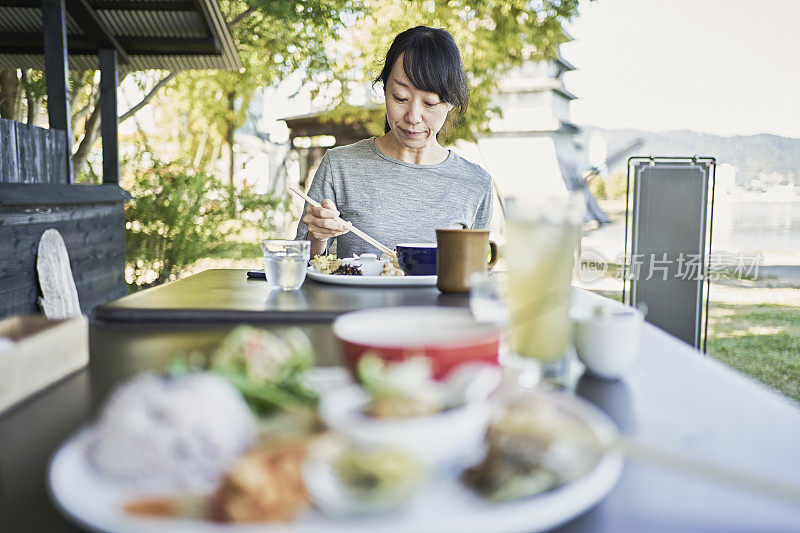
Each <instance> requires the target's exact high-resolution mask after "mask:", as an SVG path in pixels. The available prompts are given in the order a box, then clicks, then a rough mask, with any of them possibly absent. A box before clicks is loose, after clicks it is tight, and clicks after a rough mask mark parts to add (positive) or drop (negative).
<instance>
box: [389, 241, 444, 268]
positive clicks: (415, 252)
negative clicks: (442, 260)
mask: <svg viewBox="0 0 800 533" xmlns="http://www.w3.org/2000/svg"><path fill="white" fill-rule="evenodd" d="M395 251H396V252H397V262H398V263H399V264H400V268H402V269H403V272H405V273H406V275H408V276H433V275H436V243H435V242H433V243H429V242H411V243H409V242H404V243H401V244H398V245H397V246H395Z"/></svg>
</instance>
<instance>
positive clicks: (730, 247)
mask: <svg viewBox="0 0 800 533" xmlns="http://www.w3.org/2000/svg"><path fill="white" fill-rule="evenodd" d="M623 220H624V218H623V219H622V220H620V221H619V222H615V223H613V224H607V225H605V226H603V227H602V228H600V229H599V230H596V231H593V232H591V233H589V234H588V235H585V236H584V237H583V240H582V243H581V244H582V246H583V247H584V249H586V248H591V249H593V250H595V251H596V252H598V253H599V254H600V255H601V256H604V257H606V258H609V259H613V258H615V257H617V256H619V255H620V254H621V253H622V250H623V244H624V241H625V237H624V232H625V225H624V222H623ZM712 248H713V250H714V251H715V253H716V252H729V253H733V254H737V255H738V254H739V253H743V254H747V255H752V254H755V253H757V252H760V253H761V254H762V260H761V264H762V265H800V202H772V203H770V202H753V201H740V200H732V199H728V198H724V197H723V199H722V200H720V198H719V197H718V198H717V201H716V202H715V205H714V235H713V240H712Z"/></svg>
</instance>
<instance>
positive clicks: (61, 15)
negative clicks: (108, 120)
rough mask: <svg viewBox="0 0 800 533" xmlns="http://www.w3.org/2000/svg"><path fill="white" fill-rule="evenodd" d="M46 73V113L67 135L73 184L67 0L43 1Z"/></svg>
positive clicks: (68, 164) (54, 126)
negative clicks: (65, 2)
mask: <svg viewBox="0 0 800 533" xmlns="http://www.w3.org/2000/svg"><path fill="white" fill-rule="evenodd" d="M42 32H43V33H44V70H45V79H46V80H47V113H48V115H49V117H50V127H51V128H54V129H59V130H64V131H65V132H66V134H67V148H66V153H65V154H64V156H65V157H66V159H67V182H72V149H71V148H70V147H71V145H72V130H71V128H70V119H71V112H70V109H69V63H68V60H67V57H68V56H67V16H66V12H65V9H64V0H42Z"/></svg>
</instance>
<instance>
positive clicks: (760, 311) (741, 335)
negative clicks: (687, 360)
mask: <svg viewBox="0 0 800 533" xmlns="http://www.w3.org/2000/svg"><path fill="white" fill-rule="evenodd" d="M756 290H758V289H756ZM761 290H762V291H763V292H761V293H760V294H762V295H764V296H762V298H761V299H762V300H768V296H769V294H770V292H769V290H768V289H767V290H764V289H761ZM795 290H797V289H795ZM741 291H743V295H744V294H745V293H746V292H747V291H748V289H741ZM593 292H597V293H598V294H601V295H603V296H605V297H607V298H612V299H614V300H619V299H620V296H621V293H620V292H619V291H593ZM735 299H736V298H734V300H735ZM730 300H731V298H728V301H725V302H715V301H712V302H711V304H710V306H709V313H710V317H711V318H710V321H709V326H708V354H709V355H710V356H712V357H714V358H716V359H717V360H719V361H721V362H722V363H724V364H726V365H728V366H730V367H732V368H733V369H735V370H737V371H738V372H741V373H743V374H746V375H748V376H750V377H752V378H753V379H755V380H757V381H760V382H761V383H764V384H765V385H767V386H769V387H771V388H773V389H775V390H776V391H778V392H779V393H781V394H783V395H784V396H786V397H787V398H789V399H790V400H792V401H793V402H794V403H797V404H800V306H797V305H787V304H782V303H744V302H746V301H748V300H751V298H744V297H742V298H741V300H742V301H730Z"/></svg>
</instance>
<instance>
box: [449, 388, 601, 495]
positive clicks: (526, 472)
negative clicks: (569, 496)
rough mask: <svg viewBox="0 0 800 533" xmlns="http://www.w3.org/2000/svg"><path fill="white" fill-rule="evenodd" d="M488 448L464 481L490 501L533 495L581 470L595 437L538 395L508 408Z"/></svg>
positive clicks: (593, 454)
mask: <svg viewBox="0 0 800 533" xmlns="http://www.w3.org/2000/svg"><path fill="white" fill-rule="evenodd" d="M486 442H487V447H488V450H487V452H486V456H485V457H484V459H483V461H481V463H480V464H478V465H476V466H474V467H473V468H470V469H468V470H467V471H465V473H464V481H465V482H466V483H468V484H469V485H471V486H473V487H474V488H475V489H476V490H477V491H478V492H480V493H481V495H483V496H485V497H486V498H488V499H491V500H493V501H507V500H513V499H518V498H524V497H528V496H533V495H535V494H539V493H542V492H545V491H547V490H550V489H553V488H555V487H558V486H560V485H563V484H564V483H568V482H570V481H572V480H574V479H577V478H579V477H581V476H582V475H584V474H586V473H587V472H588V471H589V470H591V468H592V467H593V466H594V465H595V464H596V463H597V461H598V459H599V455H598V452H597V450H598V447H597V446H596V437H595V436H594V434H592V433H591V431H590V430H589V429H588V428H587V427H586V426H585V425H583V424H582V423H581V422H580V421H579V420H578V419H576V418H575V417H574V416H573V415H571V414H570V413H568V412H566V411H564V410H563V409H560V408H557V407H556V406H554V405H552V404H550V403H548V402H546V401H542V400H538V401H529V402H526V403H523V404H519V405H512V406H510V407H508V409H507V410H506V411H505V413H504V414H503V415H502V416H501V418H499V419H498V420H497V421H495V422H494V423H493V424H492V425H491V426H490V428H489V431H488V433H487V435H486Z"/></svg>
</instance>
